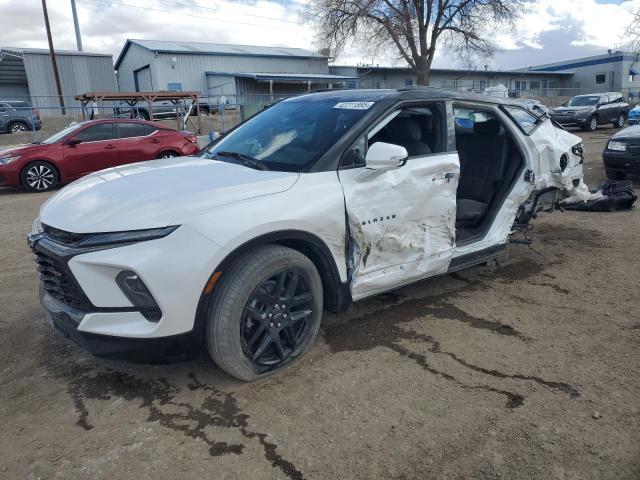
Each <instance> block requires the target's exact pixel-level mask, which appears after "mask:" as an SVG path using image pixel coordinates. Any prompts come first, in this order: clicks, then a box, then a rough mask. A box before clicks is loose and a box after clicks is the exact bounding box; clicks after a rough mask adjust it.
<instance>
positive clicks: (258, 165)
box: [214, 151, 269, 170]
mask: <svg viewBox="0 0 640 480" xmlns="http://www.w3.org/2000/svg"><path fill="white" fill-rule="evenodd" d="M214 155H216V156H219V157H232V158H235V159H236V160H240V163H242V165H244V166H245V167H249V168H254V169H256V170H269V169H268V168H267V166H266V165H265V164H264V163H263V162H261V161H260V160H258V159H257V158H253V157H252V156H250V155H245V154H244V153H239V152H226V151H222V152H216V153H215V154H214Z"/></svg>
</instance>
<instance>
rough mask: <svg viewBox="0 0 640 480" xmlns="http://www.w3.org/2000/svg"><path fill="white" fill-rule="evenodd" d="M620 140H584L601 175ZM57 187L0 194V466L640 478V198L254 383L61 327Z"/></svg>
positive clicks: (20, 471) (411, 291)
mask: <svg viewBox="0 0 640 480" xmlns="http://www.w3.org/2000/svg"><path fill="white" fill-rule="evenodd" d="M612 133H613V130H612V129H609V128H602V129H600V130H599V131H598V132H596V133H594V134H585V135H583V137H584V138H585V144H586V148H587V152H588V155H589V156H588V159H587V162H586V178H587V180H588V182H589V183H590V184H596V183H597V182H598V181H600V180H602V179H603V178H604V174H603V170H602V162H601V158H600V153H601V151H602V147H603V145H604V142H605V140H606V139H607V138H608V137H609V136H610V135H611V134H612ZM636 186H638V182H636ZM47 197H48V195H47V194H37V195H33V194H32V195H30V194H25V193H22V192H20V191H13V190H7V189H5V190H1V189H0V225H1V228H0V244H1V245H2V246H3V248H2V250H0V262H1V263H2V264H3V265H4V267H3V269H2V271H1V272H0V312H2V315H1V316H0V339H1V340H0V342H1V343H0V345H1V348H0V425H1V427H0V428H1V432H2V434H1V435H0V452H2V453H1V454H0V477H1V478H6V479H18V478H87V479H89V478H90V479H103V478H104V479H112V478H139V479H146V478H153V479H165V478H172V479H174V478H181V479H190V478H194V479H196V478H197V479H202V478H211V479H275V478H278V479H301V478H307V479H352V478H353V479H370V478H395V479H405V480H409V479H482V480H485V479H486V480H489V479H616V480H622V479H638V478H640V402H639V399H640V375H639V373H638V372H640V350H639V348H638V347H639V345H640V319H639V318H638V303H639V295H638V291H639V289H640V268H638V265H640V248H638V238H640V212H639V211H638V210H634V211H630V212H624V213H578V212H565V213H561V212H556V213H553V214H543V215H541V216H540V218H539V219H538V220H537V221H536V222H535V228H534V230H533V231H532V233H531V236H532V238H533V240H534V243H533V244H532V245H531V246H530V247H529V246H525V245H521V244H514V245H512V246H511V247H510V253H509V257H508V259H507V260H506V261H505V262H503V265H502V268H501V269H500V270H498V271H492V269H490V268H488V267H486V266H482V267H476V268H473V269H470V270H467V271H464V272H461V273H459V274H453V275H448V276H446V277H443V278H438V279H435V280H430V281H426V282H422V283H420V284H418V285H415V286H412V287H409V288H402V289H399V290H397V291H395V292H393V293H390V294H386V295H381V296H378V297H375V298H373V299H370V300H366V301H363V302H361V303H358V304H356V305H355V306H354V307H353V309H352V310H351V311H349V312H348V313H347V314H345V315H343V316H342V317H341V318H340V317H337V316H333V315H326V316H325V318H324V323H323V328H322V330H321V334H320V336H319V340H318V342H317V344H316V346H315V347H314V348H313V349H312V351H311V352H310V354H309V355H308V356H307V357H305V359H304V360H302V361H301V362H299V363H297V364H296V365H295V366H293V367H292V368H290V369H288V370H286V371H285V372H283V373H281V374H278V375H276V376H274V377H271V378H269V379H266V380H264V381H260V382H257V383H253V384H244V383H240V382H238V381H235V380H234V379H232V378H230V377H229V376H227V375H225V374H224V373H222V372H221V371H220V370H218V369H217V368H216V367H215V366H214V365H213V363H212V362H211V361H210V360H209V359H208V358H207V357H206V356H205V355H201V356H200V358H198V359H196V360H193V361H189V362H185V363H177V364H172V365H164V366H146V365H136V364H129V363H123V362H116V361H108V360H103V359H97V358H94V357H92V356H90V355H88V354H86V353H84V352H82V351H81V350H79V349H78V348H77V347H76V346H74V345H73V344H71V343H70V342H69V341H67V340H66V339H64V338H63V337H62V336H61V335H59V334H58V333H56V332H55V331H53V330H52V329H51V328H50V327H49V326H48V325H47V324H46V323H45V321H44V318H43V314H42V310H41V308H40V306H39V304H38V299H37V278H36V274H35V269H34V265H33V262H32V261H31V256H30V254H29V251H28V249H27V246H26V242H25V238H24V235H25V233H26V232H27V230H28V229H29V225H30V222H31V220H32V219H33V218H34V217H35V216H36V213H37V211H38V208H39V206H40V205H41V204H42V202H43V201H44V200H46V198H47Z"/></svg>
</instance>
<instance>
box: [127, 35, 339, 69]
mask: <svg viewBox="0 0 640 480" xmlns="http://www.w3.org/2000/svg"><path fill="white" fill-rule="evenodd" d="M131 44H136V45H138V46H140V47H142V48H144V49H146V50H150V51H152V52H158V53H179V54H186V55H223V56H228V55H233V56H253V57H285V58H327V57H325V56H323V55H320V54H319V53H315V52H312V51H310V50H305V49H303V48H290V47H262V46H257V45H232V44H227V43H201V42H180V41H169V40H131V39H127V41H126V43H125V44H124V47H123V48H122V51H121V52H120V55H118V59H117V60H116V64H115V69H116V70H117V69H118V66H119V65H120V62H121V61H122V59H123V58H124V56H125V55H126V53H127V50H129V47H130V46H131Z"/></svg>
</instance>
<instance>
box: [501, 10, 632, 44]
mask: <svg viewBox="0 0 640 480" xmlns="http://www.w3.org/2000/svg"><path fill="white" fill-rule="evenodd" d="M639 8H640V0H627V1H623V2H621V3H619V4H614V3H598V2H597V1H596V0H579V1H576V0H536V1H534V2H532V3H529V4H527V5H526V9H525V12H524V14H523V15H522V17H521V18H520V19H519V20H518V22H517V25H516V29H515V32H514V33H507V34H504V33H503V34H500V35H498V38H499V42H500V44H501V47H502V48H504V49H507V50H510V49H518V48H522V47H523V46H527V47H530V48H537V49H541V48H554V49H561V48H562V47H563V45H549V44H543V43H541V41H540V38H541V36H542V35H543V34H545V33H548V32H553V31H563V30H568V29H570V28H572V27H573V26H577V27H578V29H579V31H578V32H576V34H577V35H576V38H575V40H573V41H572V42H571V44H572V45H574V46H594V47H601V48H603V49H607V48H612V47H614V46H616V45H617V46H622V44H624V43H625V42H626V38H625V29H626V28H627V26H628V25H629V23H630V22H631V20H632V15H631V12H634V11H637V10H638V9H639Z"/></svg>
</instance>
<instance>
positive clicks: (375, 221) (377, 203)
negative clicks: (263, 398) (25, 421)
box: [28, 87, 588, 381]
mask: <svg viewBox="0 0 640 480" xmlns="http://www.w3.org/2000/svg"><path fill="white" fill-rule="evenodd" d="M582 155H583V152H582V145H581V143H580V139H579V138H578V137H576V136H574V135H572V134H570V133H568V132H566V131H564V130H562V129H560V128H557V127H556V126H555V125H554V124H553V123H552V121H551V120H550V119H549V118H548V117H546V114H544V113H543V114H541V113H540V112H536V111H532V110H528V109H527V107H526V105H525V104H523V103H520V102H518V101H516V100H513V101H512V100H508V99H498V98H492V97H487V96H476V95H471V94H462V93H460V92H447V91H443V90H438V89H432V88H428V87H419V88H418V87H415V88H407V89H403V90H343V91H328V92H318V93H311V94H307V95H302V96H299V97H296V98H290V99H287V100H284V101H281V102H279V103H276V104H274V105H272V106H271V107H269V108H267V109H265V110H264V111H262V112H260V113H259V114H257V115H255V116H254V117H252V118H250V119H249V120H247V121H245V122H244V123H242V124H240V125H239V126H237V127H236V128H234V129H233V130H231V131H229V132H228V133H227V134H226V135H224V136H222V137H221V138H219V139H217V140H216V141H215V142H213V143H212V144H211V145H209V146H208V147H207V148H205V149H204V150H203V151H202V152H201V153H200V154H199V155H198V156H196V157H184V158H172V159H164V160H156V161H149V162H144V163H139V164H133V165H126V166H122V167H116V168H111V169H107V170H103V171H100V172H97V173H94V174H91V175H88V176H86V177H84V178H83V179H81V180H78V181H76V182H74V183H72V184H70V185H68V186H67V187H65V188H63V189H62V190H60V191H59V192H58V193H57V194H56V195H54V196H53V197H51V198H50V199H49V200H48V201H47V202H46V203H45V204H44V205H43V206H42V209H41V211H40V215H39V217H38V218H37V219H36V220H35V221H34V223H33V227H32V231H31V233H30V234H29V236H28V241H29V245H30V247H31V249H32V250H33V253H34V256H35V260H36V263H37V267H38V271H39V276H40V284H41V289H40V291H41V295H40V297H41V303H42V305H43V307H44V309H45V311H46V313H47V318H48V320H49V322H50V323H51V324H52V325H53V326H55V327H56V328H57V329H58V330H59V331H61V332H62V333H64V334H65V335H66V336H68V337H69V338H71V339H72V340H74V341H75V342H76V343H78V344H79V345H81V346H82V347H84V348H86V349H88V350H90V351H92V352H93V353H94V354H96V355H114V354H127V355H130V354H131V353H132V352H134V351H137V350H140V351H144V350H149V349H151V350H152V351H155V352H161V351H165V350H167V349H171V348H175V347H176V345H178V344H180V343H183V342H185V341H186V343H188V344H193V343H195V344H196V345H198V346H201V345H204V346H206V348H207V350H208V352H209V354H210V355H211V357H212V358H213V360H214V361H215V362H216V363H217V364H218V365H219V366H220V367H221V368H222V369H224V370H225V371H226V372H228V373H229V374H231V375H233V376H235V377H237V378H239V379H242V380H246V381H250V380H255V379H258V378H261V377H263V376H266V375H269V374H272V373H274V372H276V371H278V370H280V369H282V368H284V367H286V366H287V365H289V364H291V363H292V362H293V361H295V360H296V359H299V358H300V357H302V355H303V354H304V353H305V352H306V351H307V350H309V348H310V347H311V345H312V344H313V342H314V340H315V338H316V335H317V334H318V330H319V326H320V320H321V318H322V313H323V309H325V308H326V309H330V310H333V311H343V310H344V309H346V308H348V306H349V305H350V304H351V303H352V302H353V301H357V300H361V299H363V298H366V297H369V296H372V295H376V294H379V293H382V292H385V291H389V290H392V289H395V288H398V287H400V286H402V285H407V284H410V283H413V282H417V281H419V280H422V279H425V278H428V277H433V276H435V275H442V274H445V273H447V272H452V271H456V270H459V269H462V268H466V267H469V266H472V265H475V264H479V263H481V262H485V261H487V260H489V259H492V258H495V257H497V256H499V255H501V254H502V253H504V251H505V249H506V246H507V243H508V241H509V236H510V233H512V231H513V229H514V228H518V227H519V226H524V225H526V224H527V223H528V221H529V220H530V219H531V218H533V217H534V216H535V215H536V213H538V212H540V211H542V210H544V211H550V210H553V208H554V207H555V206H556V205H557V204H558V202H559V201H560V200H562V199H564V198H567V197H578V198H580V197H581V196H584V195H586V194H588V190H587V188H586V186H585V185H584V183H583V181H582Z"/></svg>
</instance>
